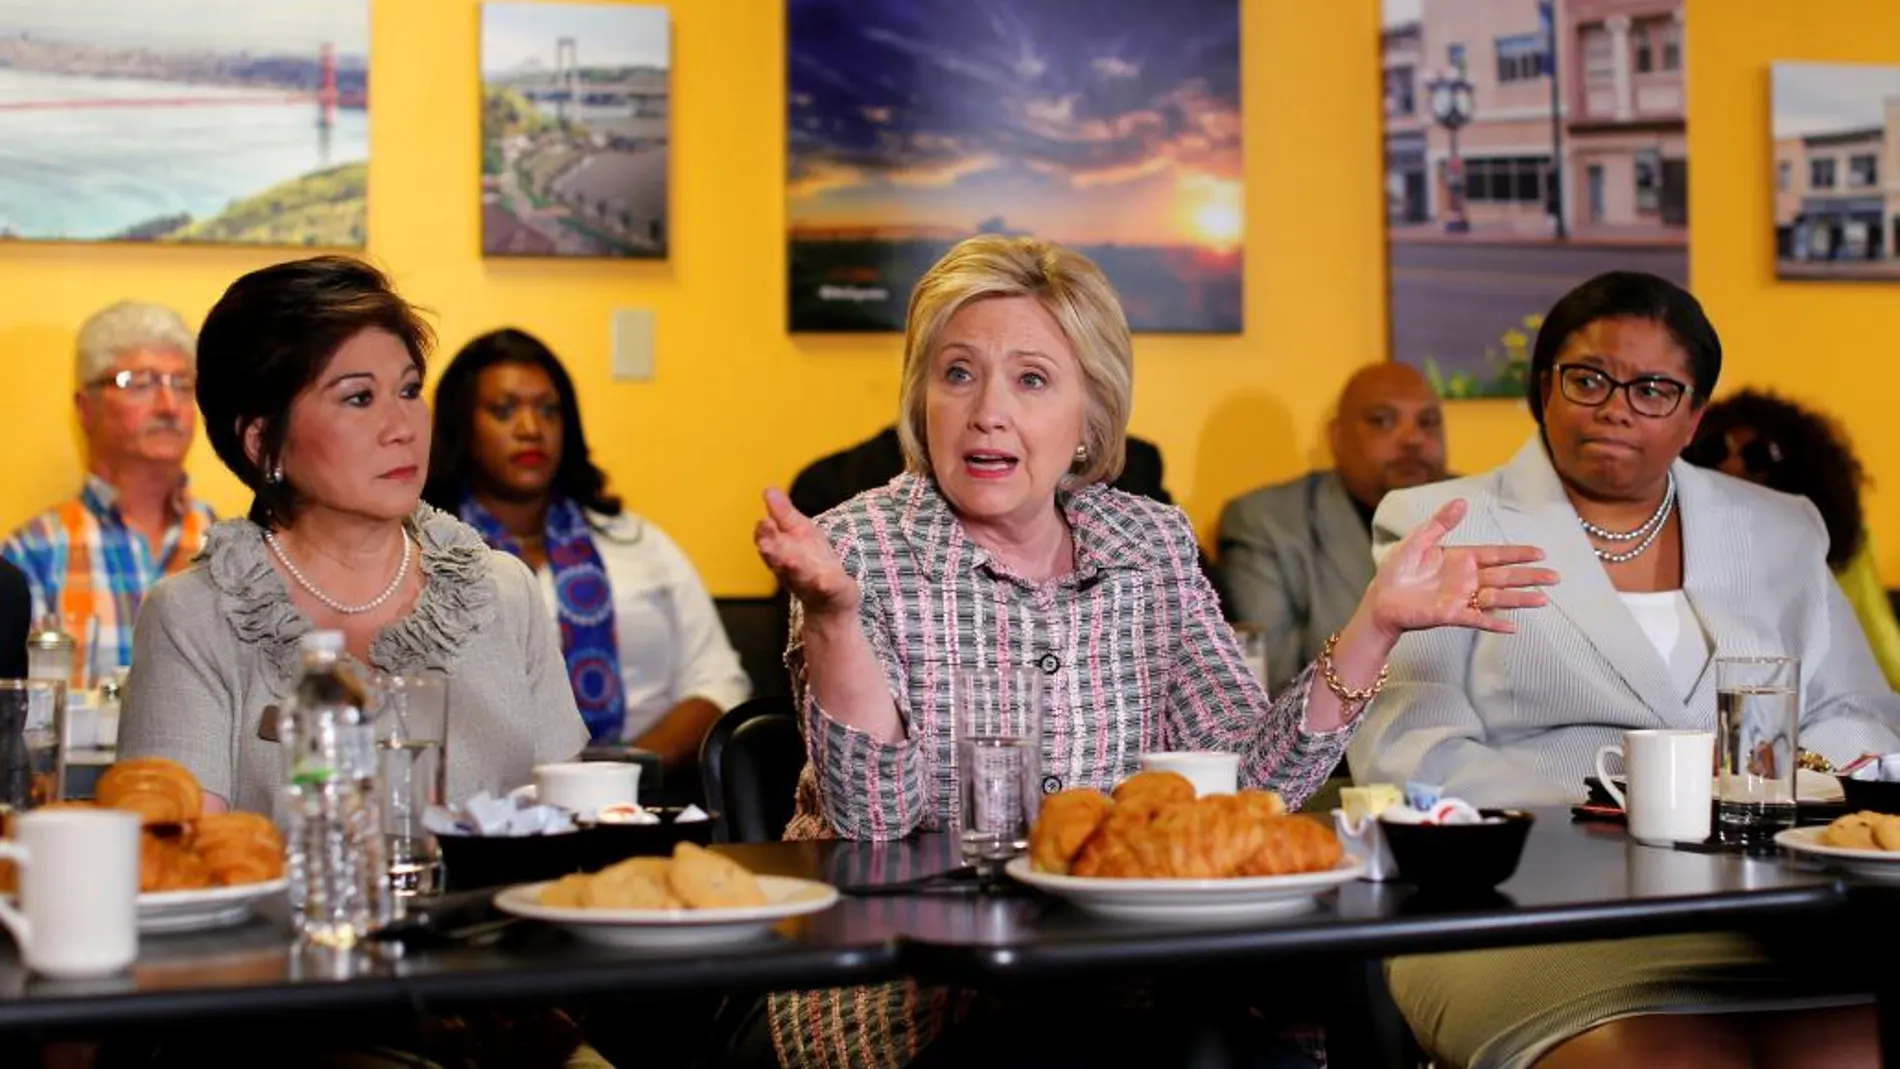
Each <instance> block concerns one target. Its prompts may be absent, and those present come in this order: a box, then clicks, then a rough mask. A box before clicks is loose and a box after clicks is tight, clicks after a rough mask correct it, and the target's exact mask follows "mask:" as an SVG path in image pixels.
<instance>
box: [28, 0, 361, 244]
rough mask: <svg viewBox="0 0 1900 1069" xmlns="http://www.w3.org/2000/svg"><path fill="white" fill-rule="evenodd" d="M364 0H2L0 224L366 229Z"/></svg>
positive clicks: (42, 229) (138, 236) (85, 234)
mask: <svg viewBox="0 0 1900 1069" xmlns="http://www.w3.org/2000/svg"><path fill="white" fill-rule="evenodd" d="M368 72H369V10H368V0H269V3H268V4H259V3H257V2H256V0H85V2H84V3H72V2H70V0H6V2H5V3H3V4H0V238H13V239H27V240H66V241H177V242H207V243H236V244H259V245H296V246H323V247H341V248H354V247H360V246H362V245H363V243H364V240H365V236H366V235H365V222H366V218H367V213H366V211H365V205H366V200H367V176H368V169H369V75H368Z"/></svg>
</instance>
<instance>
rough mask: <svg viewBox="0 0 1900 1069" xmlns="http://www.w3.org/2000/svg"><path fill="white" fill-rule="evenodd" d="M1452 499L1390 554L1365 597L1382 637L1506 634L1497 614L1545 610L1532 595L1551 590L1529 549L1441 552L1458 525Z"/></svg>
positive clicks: (1539, 554)
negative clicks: (1445, 631)
mask: <svg viewBox="0 0 1900 1069" xmlns="http://www.w3.org/2000/svg"><path fill="white" fill-rule="evenodd" d="M1466 508H1467V506H1466V504H1465V502H1464V501H1463V500H1462V499H1460V500H1456V501H1451V502H1448V503H1446V505H1445V506H1444V507H1443V508H1441V509H1439V510H1438V512H1437V513H1435V514H1434V515H1433V516H1432V518H1431V519H1429V520H1427V521H1426V522H1425V523H1423V524H1421V525H1419V527H1418V529H1417V530H1415V531H1413V532H1412V533H1411V534H1409V535H1407V536H1406V537H1405V539H1404V540H1403V541H1401V542H1400V543H1399V544H1398V545H1397V546H1395V547H1393V549H1392V552H1390V553H1388V554H1387V555H1386V558H1385V560H1384V562H1383V563H1381V564H1380V566H1379V571H1378V574H1376V575H1375V576H1373V579H1372V588H1371V589H1370V590H1369V591H1368V592H1367V597H1368V599H1369V600H1370V601H1371V609H1372V614H1373V620H1374V622H1375V623H1376V624H1377V626H1378V627H1379V629H1380V630H1382V631H1384V632H1386V633H1387V634H1390V635H1394V636H1396V635H1399V634H1401V633H1403V632H1406V631H1423V630H1426V629H1428V628H1433V627H1469V628H1475V629H1477V630H1480V631H1497V632H1504V633H1509V632H1511V631H1515V630H1516V626H1515V625H1513V624H1512V623H1511V621H1510V620H1508V619H1506V618H1504V617H1502V616H1499V615H1497V614H1498V612H1499V611H1500V610H1505V609H1531V608H1538V607H1540V606H1543V605H1545V604H1547V603H1548V602H1549V599H1548V598H1547V597H1545V596H1544V594H1543V593H1542V592H1541V591H1539V590H1537V589H1535V588H1537V587H1541V586H1549V585H1551V584H1553V583H1555V582H1557V573H1556V572H1554V571H1552V570H1550V569H1549V568H1536V567H1529V565H1532V564H1534V563H1535V562H1537V561H1540V560H1543V559H1544V551H1543V550H1541V549H1538V548H1537V547H1536V546H1511V545H1487V546H1447V545H1444V544H1443V543H1444V540H1445V536H1446V535H1448V534H1450V533H1451V531H1452V529H1453V528H1455V527H1457V526H1458V524H1459V522H1460V521H1462V520H1463V519H1464V518H1465V510H1466Z"/></svg>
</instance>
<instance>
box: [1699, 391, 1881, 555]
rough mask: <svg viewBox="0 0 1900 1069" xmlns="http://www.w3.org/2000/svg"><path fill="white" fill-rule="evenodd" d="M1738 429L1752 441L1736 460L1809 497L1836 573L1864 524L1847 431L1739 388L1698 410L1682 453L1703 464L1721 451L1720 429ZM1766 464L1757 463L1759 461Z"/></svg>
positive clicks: (1859, 473)
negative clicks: (1691, 435) (1692, 437)
mask: <svg viewBox="0 0 1900 1069" xmlns="http://www.w3.org/2000/svg"><path fill="white" fill-rule="evenodd" d="M1743 427H1746V428H1748V429H1749V430H1752V431H1754V432H1755V440H1756V441H1757V442H1759V443H1761V444H1760V446H1759V448H1758V449H1757V450H1755V452H1756V454H1757V455H1756V456H1755V457H1752V458H1751V457H1749V456H1748V455H1747V454H1748V452H1749V451H1747V450H1745V451H1744V457H1743V462H1744V463H1745V464H1747V465H1748V468H1749V471H1750V472H1751V473H1753V474H1755V475H1759V476H1760V477H1761V480H1760V481H1761V483H1762V485H1763V486H1766V487H1768V488H1769V489H1771V490H1779V491H1781V492H1782V493H1784V494H1794V495H1797V496H1799V497H1805V498H1807V499H1808V500H1809V501H1812V502H1814V508H1815V510H1816V511H1817V512H1819V513H1820V514H1821V522H1822V523H1823V524H1825V525H1826V526H1827V542H1828V547H1827V563H1828V566H1829V567H1831V568H1833V569H1835V570H1836V571H1839V570H1840V569H1842V568H1844V567H1846V566H1847V562H1848V561H1851V560H1853V559H1854V554H1856V553H1859V552H1860V547H1861V541H1862V539H1864V538H1865V537H1866V527H1865V524H1864V521H1863V517H1862V513H1861V501H1860V491H1861V487H1862V486H1863V485H1865V484H1866V481H1867V477H1866V472H1865V471H1864V470H1863V469H1862V468H1861V465H1860V458H1858V457H1856V456H1855V455H1854V447H1853V446H1852V445H1851V444H1850V443H1849V442H1848V439H1847V432H1846V431H1845V430H1843V429H1842V428H1841V426H1840V425H1839V424H1838V423H1836V422H1835V421H1834V420H1832V419H1829V418H1828V417H1827V416H1824V415H1822V414H1821V413H1819V412H1813V411H1810V410H1808V409H1805V408H1802V407H1801V406H1800V405H1798V404H1795V403H1794V402H1793V401H1790V400H1788V399H1787V398H1784V397H1780V396H1778V395H1776V394H1773V393H1770V392H1768V391H1766V390H1743V391H1741V392H1740V393H1737V394H1734V395H1732V396H1729V397H1724V398H1723V399H1721V400H1720V401H1717V402H1716V403H1714V404H1712V405H1710V406H1709V410H1708V411H1707V412H1705V413H1703V414H1702V425H1701V426H1700V427H1698V428H1696V436H1695V441H1693V442H1691V443H1690V444H1689V448H1688V449H1685V450H1683V454H1682V456H1683V459H1684V460H1687V461H1689V462H1690V463H1692V464H1699V465H1701V466H1703V467H1705V468H1713V467H1717V466H1719V465H1720V464H1721V463H1722V461H1723V460H1724V459H1726V458H1727V457H1728V434H1729V432H1730V431H1732V430H1737V429H1739V428H1743ZM1764 460H1765V461H1766V463H1761V461H1764Z"/></svg>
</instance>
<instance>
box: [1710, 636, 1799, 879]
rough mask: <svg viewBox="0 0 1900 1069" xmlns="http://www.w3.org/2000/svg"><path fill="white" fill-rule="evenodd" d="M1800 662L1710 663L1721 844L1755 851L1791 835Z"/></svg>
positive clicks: (1737, 660) (1774, 659) (1724, 660)
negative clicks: (1712, 667)
mask: <svg viewBox="0 0 1900 1069" xmlns="http://www.w3.org/2000/svg"><path fill="white" fill-rule="evenodd" d="M1800 728H1801V659H1800V658H1798V657H1718V658H1716V661H1715V751H1716V757H1715V760H1716V766H1717V767H1716V775H1717V779H1716V785H1715V799H1716V802H1715V824H1716V834H1717V836H1718V837H1719V838H1720V839H1721V841H1723V842H1725V843H1742V844H1746V845H1751V846H1753V845H1758V844H1761V843H1764V842H1767V841H1770V840H1772V839H1773V838H1774V836H1775V834H1776V833H1777V832H1780V831H1782V830H1783V829H1785V828H1792V827H1794V816H1795V763H1796V762H1795V757H1796V754H1797V753H1798V752H1799V746H1800V740H1799V737H1798V736H1799V732H1800Z"/></svg>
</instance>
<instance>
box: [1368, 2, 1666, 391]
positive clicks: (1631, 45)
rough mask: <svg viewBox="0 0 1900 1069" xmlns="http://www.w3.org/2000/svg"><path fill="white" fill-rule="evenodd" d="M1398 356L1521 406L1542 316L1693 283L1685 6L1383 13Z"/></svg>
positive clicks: (1498, 6) (1492, 5)
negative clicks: (1637, 279) (1595, 290)
mask: <svg viewBox="0 0 1900 1069" xmlns="http://www.w3.org/2000/svg"><path fill="white" fill-rule="evenodd" d="M1383 5H1384V8H1383V15H1384V25H1383V29H1382V33H1381V52H1382V68H1383V77H1384V83H1385V91H1384V96H1385V194H1386V196H1385V201H1386V203H1385V212H1386V234H1387V242H1386V252H1387V269H1388V276H1389V284H1390V288H1391V293H1390V302H1389V306H1388V308H1389V315H1390V324H1391V346H1392V352H1391V355H1392V358H1393V359H1396V360H1400V361H1403V362H1405V363H1408V364H1412V365H1414V366H1417V367H1419V368H1420V369H1422V370H1423V371H1424V372H1425V373H1426V375H1427V377H1428V378H1430V379H1431V380H1432V382H1433V383H1434V385H1436V386H1437V387H1438V389H1439V391H1440V393H1441V394H1443V395H1444V396H1445V397H1448V398H1469V397H1522V396H1524V392H1525V387H1526V385H1527V383H1526V380H1527V375H1528V370H1527V369H1528V365H1529V359H1530V347H1531V341H1532V339H1533V338H1534V337H1535V336H1536V333H1537V326H1538V324H1539V323H1540V322H1541V321H1542V320H1541V318H1540V317H1541V315H1542V313H1543V312H1544V311H1545V309H1547V308H1549V307H1550V305H1552V304H1553V303H1555V301H1556V300H1557V298H1558V297H1560V296H1562V295H1563V294H1564V292H1565V291H1567V290H1569V289H1570V288H1571V287H1572V286H1575V285H1576V284H1577V283H1579V282H1582V281H1584V280H1585V279H1587V278H1589V277H1590V276H1592V275H1594V274H1597V273H1599V272H1601V271H1606V270H1612V269H1630V270H1640V271H1649V272H1653V273H1655V274H1658V275H1662V276H1664V277H1667V278H1670V279H1673V280H1675V281H1676V282H1678V283H1682V284H1685V285H1686V284H1687V281H1688V272H1689V256H1688V236H1689V233H1688V226H1689V215H1688V185H1689V182H1688V166H1689V161H1688V150H1687V109H1686V106H1685V99H1684V91H1685V79H1684V76H1683V68H1684V65H1685V64H1686V62H1687V53H1686V44H1685V37H1684V26H1683V6H1684V3H1683V0H1383Z"/></svg>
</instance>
